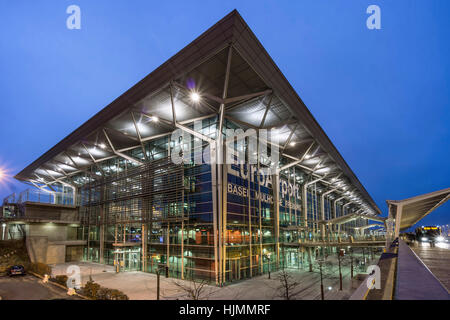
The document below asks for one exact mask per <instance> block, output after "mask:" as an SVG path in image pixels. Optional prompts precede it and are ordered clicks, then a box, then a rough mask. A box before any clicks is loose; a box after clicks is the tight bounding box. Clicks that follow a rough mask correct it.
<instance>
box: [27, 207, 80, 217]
mask: <svg viewBox="0 0 450 320" xmlns="http://www.w3.org/2000/svg"><path fill="white" fill-rule="evenodd" d="M25 216H26V217H27V218H31V219H33V218H35V219H44V220H58V221H77V220H78V209H77V208H75V207H67V206H57V205H49V204H41V203H39V204H38V203H25Z"/></svg>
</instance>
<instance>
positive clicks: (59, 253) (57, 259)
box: [45, 243, 66, 264]
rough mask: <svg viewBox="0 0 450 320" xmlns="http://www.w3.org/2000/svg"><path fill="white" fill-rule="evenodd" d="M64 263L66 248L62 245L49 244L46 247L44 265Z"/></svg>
mask: <svg viewBox="0 0 450 320" xmlns="http://www.w3.org/2000/svg"><path fill="white" fill-rule="evenodd" d="M64 262H66V246H65V245H64V244H51V243H49V245H48V247H47V257H46V261H45V263H47V264H53V263H64Z"/></svg>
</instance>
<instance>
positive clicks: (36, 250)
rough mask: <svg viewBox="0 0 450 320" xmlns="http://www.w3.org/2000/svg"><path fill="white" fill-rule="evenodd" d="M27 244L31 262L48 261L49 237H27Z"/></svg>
mask: <svg viewBox="0 0 450 320" xmlns="http://www.w3.org/2000/svg"><path fill="white" fill-rule="evenodd" d="M26 245H27V251H28V256H29V257H30V260H31V262H33V263H34V262H42V263H46V261H47V247H48V238H47V237H43V236H42V237H37V236H35V237H27V239H26Z"/></svg>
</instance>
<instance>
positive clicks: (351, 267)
mask: <svg viewBox="0 0 450 320" xmlns="http://www.w3.org/2000/svg"><path fill="white" fill-rule="evenodd" d="M350 277H351V278H352V279H353V248H352V249H350Z"/></svg>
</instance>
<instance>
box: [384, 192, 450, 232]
mask: <svg viewBox="0 0 450 320" xmlns="http://www.w3.org/2000/svg"><path fill="white" fill-rule="evenodd" d="M449 199H450V188H447V189H442V190H439V191H434V192H431V193H427V194H422V195H419V196H415V197H412V198H409V199H404V200H386V202H387V204H388V207H389V219H392V220H395V231H394V232H395V237H398V234H399V232H400V231H401V230H405V229H408V228H409V227H411V226H413V225H414V224H416V223H417V222H419V221H420V220H421V219H423V218H424V217H426V216H427V215H428V214H430V213H431V212H432V211H433V210H435V209H436V208H438V207H439V206H441V205H443V204H444V203H445V202H446V201H447V200H449Z"/></svg>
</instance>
